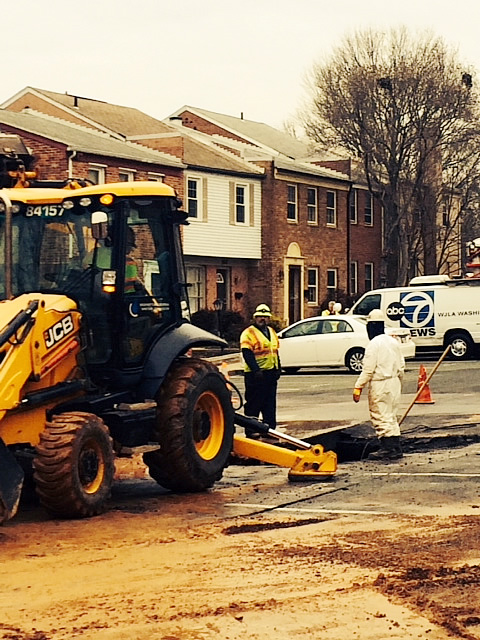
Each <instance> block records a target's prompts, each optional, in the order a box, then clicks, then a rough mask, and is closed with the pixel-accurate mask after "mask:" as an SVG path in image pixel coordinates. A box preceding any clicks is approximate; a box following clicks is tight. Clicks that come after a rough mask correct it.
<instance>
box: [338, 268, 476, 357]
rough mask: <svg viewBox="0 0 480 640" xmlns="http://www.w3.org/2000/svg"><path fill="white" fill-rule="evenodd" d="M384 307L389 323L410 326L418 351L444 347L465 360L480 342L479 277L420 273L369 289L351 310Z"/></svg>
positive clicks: (359, 311) (359, 312) (356, 312)
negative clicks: (386, 286) (403, 282)
mask: <svg viewBox="0 0 480 640" xmlns="http://www.w3.org/2000/svg"><path fill="white" fill-rule="evenodd" d="M372 309H381V310H382V311H383V313H384V314H385V316H386V318H387V326H390V327H400V328H407V329H410V333H411V336H412V339H413V341H414V342H415V344H416V347H417V353H418V352H421V351H433V350H439V349H445V348H446V347H447V345H450V356H451V357H452V358H454V359H457V360H464V359H467V358H471V357H473V356H478V353H479V346H480V278H479V279H476V278H463V279H451V278H449V277H448V276H443V275H434V276H419V277H417V278H413V279H412V280H411V281H410V283H409V285H408V286H406V287H392V288H389V289H373V290H371V291H367V293H365V294H364V295H363V296H362V297H361V298H360V299H359V300H358V301H357V302H356V303H355V304H354V305H353V307H352V308H351V309H350V310H349V312H348V313H349V314H354V315H361V316H366V315H368V314H369V313H370V311H371V310H372Z"/></svg>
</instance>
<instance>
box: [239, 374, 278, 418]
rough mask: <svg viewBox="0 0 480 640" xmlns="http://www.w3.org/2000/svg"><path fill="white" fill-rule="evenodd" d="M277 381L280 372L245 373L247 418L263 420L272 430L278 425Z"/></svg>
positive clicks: (245, 410)
mask: <svg viewBox="0 0 480 640" xmlns="http://www.w3.org/2000/svg"><path fill="white" fill-rule="evenodd" d="M277 380H278V370H276V369H269V370H263V371H262V372H261V375H260V376H259V375H258V374H257V375H256V374H255V373H245V408H244V412H245V415H246V416H253V417H254V418H258V417H259V416H260V414H262V420H263V422H265V423H266V424H268V426H269V427H270V429H275V428H276V425H277Z"/></svg>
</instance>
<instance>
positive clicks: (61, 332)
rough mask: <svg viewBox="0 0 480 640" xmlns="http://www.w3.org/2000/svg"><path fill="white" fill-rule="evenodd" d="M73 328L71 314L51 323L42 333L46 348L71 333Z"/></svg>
mask: <svg viewBox="0 0 480 640" xmlns="http://www.w3.org/2000/svg"><path fill="white" fill-rule="evenodd" d="M74 328H75V327H74V326H73V318H72V316H71V315H68V316H65V318H63V320H59V322H56V323H55V324H54V325H52V326H51V327H50V328H49V329H47V330H46V331H45V332H44V334H43V335H44V336H45V345H46V347H47V349H50V347H53V345H55V344H56V343H57V342H60V340H62V338H64V337H65V336H68V334H69V333H72V331H73V330H74Z"/></svg>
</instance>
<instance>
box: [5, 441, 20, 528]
mask: <svg viewBox="0 0 480 640" xmlns="http://www.w3.org/2000/svg"><path fill="white" fill-rule="evenodd" d="M23 476H24V474H23V469H22V468H21V466H20V465H19V464H18V462H17V461H16V460H15V456H14V455H13V454H12V453H10V451H9V450H8V448H7V447H6V445H5V443H4V442H3V440H2V439H1V438H0V524H1V523H2V522H5V520H9V519H10V518H13V516H14V515H15V514H16V513H17V509H18V503H19V502H20V494H21V493H22V485H23Z"/></svg>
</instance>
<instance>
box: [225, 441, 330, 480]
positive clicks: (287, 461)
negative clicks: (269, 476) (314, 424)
mask: <svg viewBox="0 0 480 640" xmlns="http://www.w3.org/2000/svg"><path fill="white" fill-rule="evenodd" d="M233 451H234V453H235V454H237V455H239V456H243V457H244V458H254V459H255V460H261V461H262V462H269V463H270V464H276V465H278V466H280V467H288V468H290V471H289V472H288V478H289V480H291V481H292V482H293V481H301V480H326V479H329V478H331V477H332V476H333V475H335V473H336V471H337V455H336V453H334V452H333V451H327V452H325V451H324V449H323V447H322V446H321V445H320V444H315V445H313V446H311V447H310V448H309V449H301V450H296V451H292V450H290V449H285V448H283V447H277V446H276V445H273V444H268V443H266V442H261V441H259V440H252V439H250V438H246V437H243V436H238V435H235V436H234V438H233Z"/></svg>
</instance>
